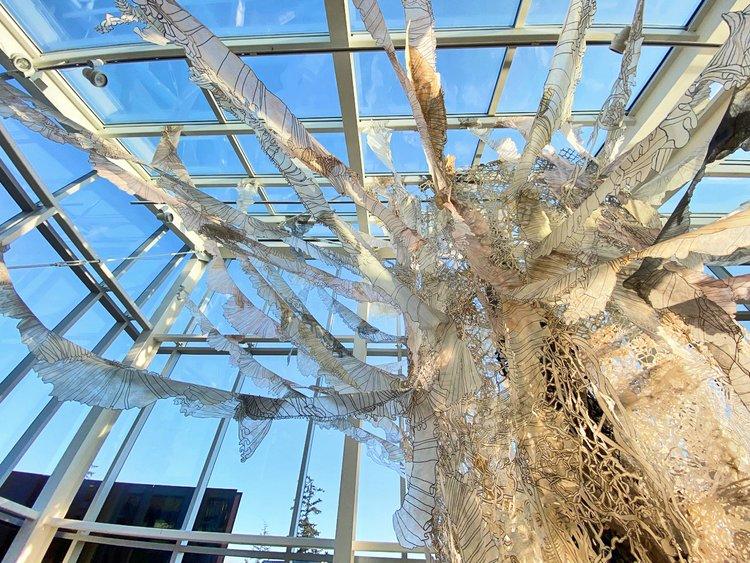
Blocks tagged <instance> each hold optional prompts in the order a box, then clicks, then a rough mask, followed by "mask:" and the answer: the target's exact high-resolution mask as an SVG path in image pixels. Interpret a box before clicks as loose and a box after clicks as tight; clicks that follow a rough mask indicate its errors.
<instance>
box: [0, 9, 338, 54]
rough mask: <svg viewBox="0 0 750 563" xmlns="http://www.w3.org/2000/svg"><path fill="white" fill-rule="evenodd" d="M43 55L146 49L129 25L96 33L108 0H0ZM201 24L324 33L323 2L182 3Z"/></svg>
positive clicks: (230, 30) (234, 31)
mask: <svg viewBox="0 0 750 563" xmlns="http://www.w3.org/2000/svg"><path fill="white" fill-rule="evenodd" d="M0 4H2V5H3V6H5V7H6V8H7V9H8V10H9V12H10V13H11V15H12V16H13V17H14V18H15V19H16V20H17V21H18V23H19V24H20V25H21V26H22V27H23V28H24V29H25V30H26V31H27V32H28V34H29V35H30V36H31V39H32V40H33V41H34V42H35V43H36V45H37V46H38V47H39V49H40V50H41V51H44V52H48V51H60V50H65V49H80V48H83V47H93V46H102V45H126V44H131V43H133V44H137V43H140V44H141V45H149V43H146V42H145V41H143V40H141V39H140V38H139V37H138V35H136V34H135V33H134V32H133V29H132V27H130V26H118V27H116V28H115V29H113V30H112V31H111V32H109V33H105V34H102V33H99V32H97V31H96V26H97V25H98V24H99V23H100V22H101V21H102V20H103V19H104V17H105V16H106V14H107V13H112V12H114V11H115V9H114V2H113V1H112V0H88V1H86V2H80V1H79V0H0ZM180 4H181V5H182V6H183V7H185V8H187V9H188V10H189V11H190V12H191V13H192V14H193V15H194V16H195V17H196V18H197V19H198V20H199V21H201V22H202V23H204V24H206V25H207V26H208V27H209V28H211V29H212V31H213V32H214V33H216V34H217V35H219V36H223V37H240V36H264V35H292V34H298V33H326V32H327V31H328V26H327V23H326V14H325V5H324V2H323V0H285V1H284V2H256V1H248V0H182V1H181V2H180Z"/></svg>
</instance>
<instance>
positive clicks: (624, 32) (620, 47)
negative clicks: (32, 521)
mask: <svg viewBox="0 0 750 563" xmlns="http://www.w3.org/2000/svg"><path fill="white" fill-rule="evenodd" d="M628 37H630V26H629V25H626V26H625V27H623V28H622V29H621V30H620V31H619V32H618V33H617V35H615V36H614V37H613V38H612V42H611V43H610V44H609V50H610V51H614V52H615V53H619V54H620V55H622V54H623V53H624V52H625V42H626V41H627V40H628Z"/></svg>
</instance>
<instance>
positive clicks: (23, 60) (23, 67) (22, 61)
mask: <svg viewBox="0 0 750 563" xmlns="http://www.w3.org/2000/svg"><path fill="white" fill-rule="evenodd" d="M10 61H11V62H12V63H13V66H14V67H15V69H16V70H17V71H18V72H20V73H21V74H23V75H24V76H26V77H29V76H31V75H32V74H34V65H32V64H31V59H29V58H28V57H26V56H24V55H20V54H15V55H11V56H10Z"/></svg>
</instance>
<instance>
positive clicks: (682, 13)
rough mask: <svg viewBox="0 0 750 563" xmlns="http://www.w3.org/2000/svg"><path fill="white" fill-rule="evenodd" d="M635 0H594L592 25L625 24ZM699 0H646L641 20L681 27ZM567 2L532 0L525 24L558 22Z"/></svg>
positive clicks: (696, 7) (691, 14)
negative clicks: (594, 12) (594, 7)
mask: <svg viewBox="0 0 750 563" xmlns="http://www.w3.org/2000/svg"><path fill="white" fill-rule="evenodd" d="M635 3H636V0H598V1H597V3H596V15H595V16H594V25H627V24H630V22H631V20H632V19H633V10H635ZM701 3H702V0H680V1H678V2H676V1H675V0H648V1H647V2H646V3H645V5H644V14H643V23H644V24H645V25H647V26H660V27H685V26H687V24H688V22H689V21H690V19H691V18H692V17H693V14H694V13H695V11H696V10H697V9H698V7H699V6H700V5H701ZM567 8H568V3H567V2H560V1H559V0H532V3H531V9H530V10H529V14H528V16H527V18H526V23H527V25H555V24H557V25H559V24H562V22H563V19H565V12H566V10H567Z"/></svg>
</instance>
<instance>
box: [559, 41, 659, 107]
mask: <svg viewBox="0 0 750 563" xmlns="http://www.w3.org/2000/svg"><path fill="white" fill-rule="evenodd" d="M669 49H670V48H669V47H661V46H654V45H646V46H644V47H642V48H641V57H640V59H639V61H638V72H637V73H636V76H635V86H634V87H633V93H632V95H631V97H630V104H632V103H633V101H634V100H635V99H636V98H637V97H638V95H639V94H640V92H641V90H642V89H643V87H644V86H645V85H646V83H647V82H648V81H649V79H650V78H651V76H652V75H653V74H654V71H655V70H656V69H657V68H658V67H659V65H660V64H661V62H662V61H663V60H664V57H666V56H667V53H668V52H669ZM621 60H622V56H621V55H619V54H617V53H615V52H613V51H610V50H609V48H608V47H607V46H606V45H589V46H588V48H587V49H586V54H585V55H584V57H583V73H582V77H581V82H580V83H579V86H578V89H577V90H576V94H575V98H574V101H573V110H574V111H592V110H596V109H598V108H601V107H602V104H603V103H604V101H605V100H606V99H607V97H608V96H609V94H610V92H611V90H612V84H613V83H614V81H615V80H616V79H617V75H618V73H619V71H620V62H621Z"/></svg>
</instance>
